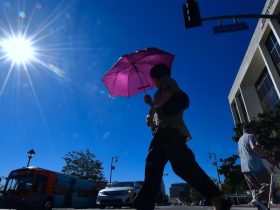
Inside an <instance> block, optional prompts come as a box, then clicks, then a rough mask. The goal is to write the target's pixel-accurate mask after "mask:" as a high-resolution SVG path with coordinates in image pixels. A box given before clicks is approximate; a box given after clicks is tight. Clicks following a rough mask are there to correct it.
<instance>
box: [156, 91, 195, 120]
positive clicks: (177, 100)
mask: <svg viewBox="0 0 280 210" xmlns="http://www.w3.org/2000/svg"><path fill="white" fill-rule="evenodd" d="M189 105H190V99H189V96H188V95H187V94H186V93H185V92H184V91H182V90H180V91H178V92H174V93H173V95H172V96H171V98H170V99H169V100H168V101H167V102H165V103H164V104H163V105H162V106H161V107H159V108H157V109H156V112H157V113H158V114H159V115H160V114H165V115H173V114H177V113H179V112H182V111H184V110H185V109H187V108H188V107H189Z"/></svg>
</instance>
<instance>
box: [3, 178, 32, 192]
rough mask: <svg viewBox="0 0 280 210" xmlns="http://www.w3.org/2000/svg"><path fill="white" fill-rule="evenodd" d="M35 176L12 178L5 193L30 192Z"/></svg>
mask: <svg viewBox="0 0 280 210" xmlns="http://www.w3.org/2000/svg"><path fill="white" fill-rule="evenodd" d="M32 182H33V175H21V176H11V177H9V178H8V180H7V184H6V188H5V191H17V192H28V191H31V190H32Z"/></svg>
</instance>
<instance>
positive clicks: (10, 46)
mask: <svg viewBox="0 0 280 210" xmlns="http://www.w3.org/2000/svg"><path fill="white" fill-rule="evenodd" d="M0 46H1V47H2V50H3V52H4V54H5V57H6V58H7V59H9V60H11V61H12V62H13V63H15V64H18V65H19V64H22V65H25V64H26V63H28V62H30V61H32V60H34V59H35V49H34V46H33V43H32V42H31V40H29V39H27V38H25V37H23V36H14V37H11V38H7V39H3V40H1V41H0Z"/></svg>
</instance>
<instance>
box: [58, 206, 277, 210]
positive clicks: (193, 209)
mask: <svg viewBox="0 0 280 210" xmlns="http://www.w3.org/2000/svg"><path fill="white" fill-rule="evenodd" d="M276 209H277V210H279V208H271V210H276ZM53 210H72V209H53ZM83 210H84V209H83ZM88 210H99V209H88ZM104 210H134V209H130V208H122V209H113V208H109V209H104ZM155 210H213V207H210V206H160V207H156V209H155ZM231 210H257V208H253V207H240V206H233V207H231Z"/></svg>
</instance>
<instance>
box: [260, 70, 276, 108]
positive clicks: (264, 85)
mask: <svg viewBox="0 0 280 210" xmlns="http://www.w3.org/2000/svg"><path fill="white" fill-rule="evenodd" d="M255 87H256V89H257V94H258V96H259V99H260V102H261V105H262V108H263V111H264V112H265V113H268V112H270V111H273V110H274V109H275V107H276V106H277V105H278V103H279V96H278V95H277V92H276V90H275V87H274V85H273V83H272V80H271V78H270V76H269V74H268V72H267V69H265V70H264V71H263V73H262V74H261V76H260V77H259V79H258V80H257V82H256V84H255Z"/></svg>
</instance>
